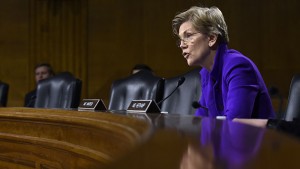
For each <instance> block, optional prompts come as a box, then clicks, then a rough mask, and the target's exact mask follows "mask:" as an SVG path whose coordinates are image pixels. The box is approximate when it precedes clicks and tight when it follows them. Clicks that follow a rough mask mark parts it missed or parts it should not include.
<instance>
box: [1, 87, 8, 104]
mask: <svg viewBox="0 0 300 169" xmlns="http://www.w3.org/2000/svg"><path fill="white" fill-rule="evenodd" d="M8 89H9V85H8V84H7V83H4V82H1V81H0V107H6V105H7V97H8Z"/></svg>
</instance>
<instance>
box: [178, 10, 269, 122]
mask: <svg viewBox="0 0 300 169" xmlns="http://www.w3.org/2000/svg"><path fill="white" fill-rule="evenodd" d="M172 26H173V32H174V33H175V34H176V35H177V36H178V37H179V41H178V46H179V47H180V48H181V49H182V55H183V57H184V58H185V59H186V60H187V63H188V65H189V66H201V67H202V70H201V71H200V74H201V81H202V96H201V98H200V101H199V104H200V105H201V106H199V107H200V108H198V109H197V111H196V113H195V115H200V116H210V117H216V116H226V117H227V118H228V119H234V118H272V117H274V110H273V107H272V104H271V100H270V97H269V94H268V90H267V88H266V85H265V83H264V81H263V78H262V76H261V74H260V72H259V70H258V68H257V67H256V65H255V64H254V63H253V62H252V61H251V60H250V59H249V58H247V57H246V56H244V55H243V54H241V53H240V52H238V51H236V50H232V49H228V48H227V44H228V42H229V37H228V32H227V26H226V23H225V20H224V17H223V14H222V12H221V11H220V10H219V9H218V8H217V7H211V8H207V7H191V8H190V9H188V10H187V11H185V12H182V13H180V14H178V15H176V16H175V18H174V19H173V23H172ZM203 107H204V108H203ZM206 108H207V109H206Z"/></svg>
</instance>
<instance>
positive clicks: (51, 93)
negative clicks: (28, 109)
mask: <svg viewBox="0 0 300 169" xmlns="http://www.w3.org/2000/svg"><path fill="white" fill-rule="evenodd" d="M81 87H82V81H81V80H79V79H77V78H75V77H74V76H73V75H72V74H71V73H69V72H63V73H60V74H58V75H56V76H53V77H50V78H48V79H45V80H41V81H40V82H39V83H38V86H37V93H36V100H35V107H36V108H77V107H78V105H79V103H80V96H81Z"/></svg>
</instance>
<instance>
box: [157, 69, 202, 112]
mask: <svg viewBox="0 0 300 169" xmlns="http://www.w3.org/2000/svg"><path fill="white" fill-rule="evenodd" d="M199 71H200V68H196V69H194V70H191V71H189V72H187V73H185V74H183V75H180V76H177V77H173V78H167V79H165V85H164V97H163V98H165V97H167V96H168V95H169V94H170V93H171V92H172V91H173V90H174V89H175V87H176V86H177V83H178V81H179V79H180V78H181V77H185V81H184V83H183V84H182V85H181V86H180V87H179V88H178V89H177V90H176V91H175V92H174V93H173V94H172V95H171V96H170V97H169V98H168V99H166V100H165V101H163V102H162V105H161V111H165V112H168V113H174V114H194V112H195V111H196V109H195V108H193V106H192V103H193V102H195V101H198V100H199V98H200V96H201V82H200V81H201V79H200V73H199Z"/></svg>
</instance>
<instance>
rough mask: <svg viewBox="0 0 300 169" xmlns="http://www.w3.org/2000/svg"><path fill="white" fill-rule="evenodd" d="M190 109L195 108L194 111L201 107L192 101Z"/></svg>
mask: <svg viewBox="0 0 300 169" xmlns="http://www.w3.org/2000/svg"><path fill="white" fill-rule="evenodd" d="M192 107H193V108H195V109H198V108H199V107H201V105H200V104H199V103H198V102H197V101H194V102H193V103H192Z"/></svg>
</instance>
